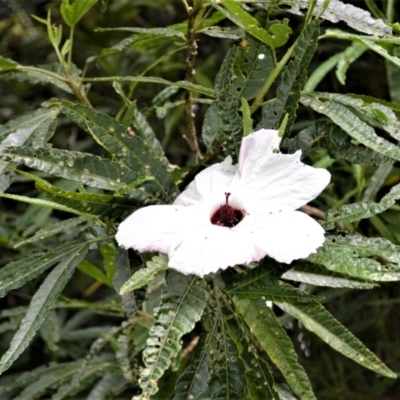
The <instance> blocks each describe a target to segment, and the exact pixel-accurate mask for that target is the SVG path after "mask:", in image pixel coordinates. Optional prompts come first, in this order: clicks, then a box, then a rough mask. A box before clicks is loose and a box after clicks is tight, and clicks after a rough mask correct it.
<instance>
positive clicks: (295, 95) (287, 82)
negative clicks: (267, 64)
mask: <svg viewBox="0 0 400 400" xmlns="http://www.w3.org/2000/svg"><path fill="white" fill-rule="evenodd" d="M318 33H319V23H318V22H317V21H313V22H311V23H310V24H309V25H308V26H307V27H306V28H305V29H304V30H303V31H302V33H301V35H300V36H299V38H298V40H297V42H296V45H295V47H294V50H293V59H292V61H291V62H290V63H289V64H287V65H286V67H285V68H284V69H283V71H282V74H281V78H282V81H281V83H280V85H279V86H278V89H277V94H276V99H274V100H272V101H268V102H266V104H265V106H264V107H263V108H262V120H261V121H260V123H259V124H258V126H257V128H258V129H261V128H266V129H279V127H280V126H281V124H282V121H283V118H284V116H285V114H286V113H287V114H289V120H288V124H287V127H286V129H285V132H286V133H289V132H290V130H291V128H292V125H293V123H294V120H295V118H296V109H297V107H298V102H299V100H300V91H301V88H302V87H303V85H304V83H305V81H306V79H307V68H308V65H309V63H310V61H311V58H312V56H313V54H314V52H315V50H316V48H317V45H318Z"/></svg>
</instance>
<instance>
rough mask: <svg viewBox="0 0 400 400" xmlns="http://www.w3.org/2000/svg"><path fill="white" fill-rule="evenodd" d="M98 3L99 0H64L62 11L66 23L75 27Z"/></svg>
mask: <svg viewBox="0 0 400 400" xmlns="http://www.w3.org/2000/svg"><path fill="white" fill-rule="evenodd" d="M71 1H72V4H71ZM96 3H97V0H62V3H61V6H60V12H61V15H62V17H63V19H64V21H65V22H66V24H67V25H68V26H70V27H73V26H75V25H76V24H77V23H78V22H79V20H80V19H81V18H82V17H83V16H84V15H85V14H86V13H87V12H88V11H89V10H90V9H91V8H92V7H93V6H94V5H95V4H96Z"/></svg>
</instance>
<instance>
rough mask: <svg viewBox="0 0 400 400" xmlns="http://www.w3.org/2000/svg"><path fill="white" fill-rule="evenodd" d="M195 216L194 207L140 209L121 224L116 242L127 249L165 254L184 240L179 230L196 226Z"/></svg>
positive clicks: (164, 206)
mask: <svg viewBox="0 0 400 400" xmlns="http://www.w3.org/2000/svg"><path fill="white" fill-rule="evenodd" d="M197 216H198V212H197V210H195V209H194V207H182V206H170V205H156V206H149V207H145V208H141V209H140V210H138V211H135V212H134V213H133V214H132V215H130V216H129V217H128V218H127V219H126V220H125V221H123V222H121V224H120V225H119V227H118V232H117V234H116V236H115V238H116V240H117V242H118V244H119V245H120V246H121V245H122V246H124V247H125V248H126V249H128V248H132V249H135V250H137V251H139V252H146V251H160V252H161V253H165V254H167V253H168V251H169V250H170V248H171V247H174V246H177V245H178V244H179V243H180V241H181V240H182V239H183V237H182V230H184V229H185V228H186V227H187V226H188V222H189V223H190V222H192V223H193V224H194V225H196V222H197V221H196V219H197Z"/></svg>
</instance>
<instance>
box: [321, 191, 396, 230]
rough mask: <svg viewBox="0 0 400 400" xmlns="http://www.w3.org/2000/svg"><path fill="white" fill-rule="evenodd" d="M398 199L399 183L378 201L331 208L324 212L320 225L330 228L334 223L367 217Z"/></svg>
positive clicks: (378, 212)
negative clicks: (323, 218)
mask: <svg viewBox="0 0 400 400" xmlns="http://www.w3.org/2000/svg"><path fill="white" fill-rule="evenodd" d="M398 199H400V184H397V185H396V186H393V187H392V188H391V189H390V191H389V193H387V194H385V196H383V197H382V199H381V201H380V202H379V203H374V202H373V201H366V202H363V203H353V204H346V205H344V206H341V207H338V208H333V209H331V210H329V211H328V212H327V213H326V216H325V220H324V222H323V223H322V225H323V226H324V227H325V229H332V228H333V226H334V223H344V224H347V223H351V222H355V221H359V220H360V219H364V218H369V217H372V216H373V215H376V214H380V213H382V212H383V211H385V210H387V209H388V208H390V207H391V206H393V205H394V204H395V203H396V201H397V200H398Z"/></svg>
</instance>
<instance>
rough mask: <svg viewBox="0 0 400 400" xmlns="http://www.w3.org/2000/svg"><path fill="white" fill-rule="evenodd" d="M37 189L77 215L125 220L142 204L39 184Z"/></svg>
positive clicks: (127, 199) (105, 195)
mask: <svg viewBox="0 0 400 400" xmlns="http://www.w3.org/2000/svg"><path fill="white" fill-rule="evenodd" d="M36 188H37V189H38V190H39V191H41V192H44V193H46V196H47V197H48V198H49V199H50V200H51V201H53V202H54V203H58V204H61V205H62V206H65V207H67V208H69V209H72V210H76V212H77V213H81V214H86V215H88V214H89V215H100V216H110V217H116V216H118V217H122V218H124V217H127V216H128V215H129V214H130V213H131V212H132V211H133V210H134V207H137V205H138V204H139V203H140V201H139V202H138V201H137V200H136V199H135V200H130V199H129V198H126V197H117V196H111V195H107V194H92V193H78V192H71V191H68V190H63V189H59V188H57V187H55V186H52V185H49V184H42V183H39V182H38V183H36ZM138 192H139V191H138ZM139 196H140V193H139ZM147 200H148V199H146V200H145V201H147Z"/></svg>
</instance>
